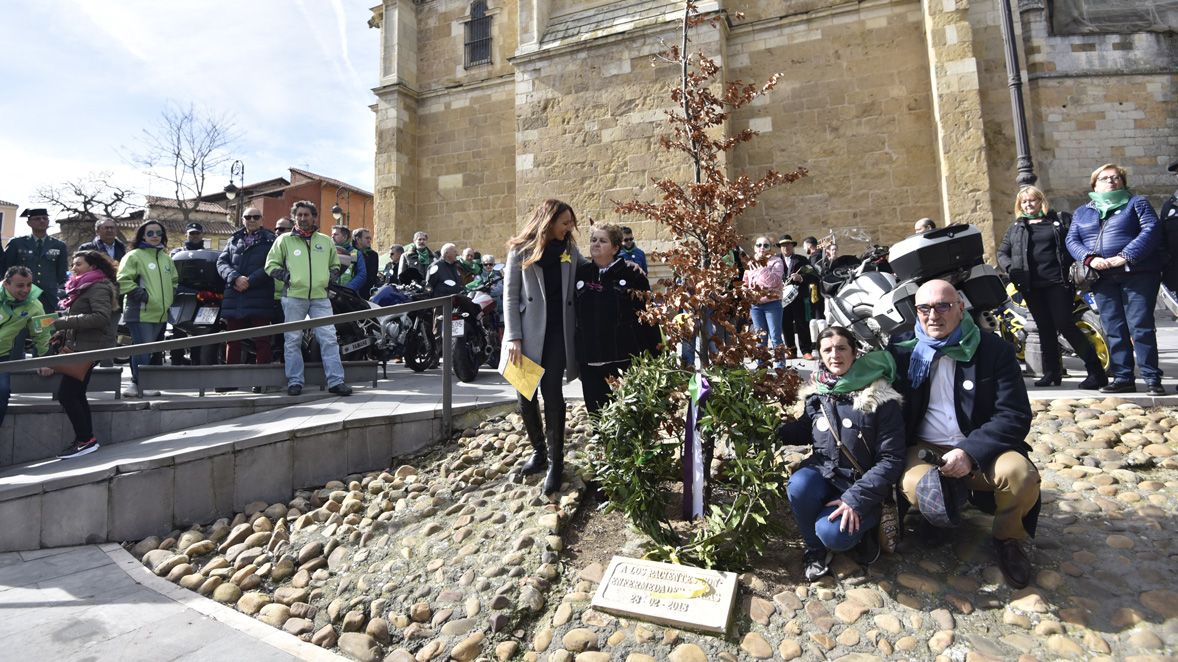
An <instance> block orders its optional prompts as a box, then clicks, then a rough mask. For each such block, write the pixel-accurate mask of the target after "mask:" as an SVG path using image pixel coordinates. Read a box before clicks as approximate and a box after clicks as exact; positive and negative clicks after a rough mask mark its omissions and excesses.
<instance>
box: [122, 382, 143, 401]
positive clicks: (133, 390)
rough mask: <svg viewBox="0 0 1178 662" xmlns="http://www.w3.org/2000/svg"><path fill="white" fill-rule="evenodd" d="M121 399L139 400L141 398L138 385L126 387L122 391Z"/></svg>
mask: <svg viewBox="0 0 1178 662" xmlns="http://www.w3.org/2000/svg"><path fill="white" fill-rule="evenodd" d="M123 397H124V398H140V397H143V396H142V394H141V392H140V391H139V385H138V384H134V383H133V384H131V385H130V386H128V387H127V388H125V389H123Z"/></svg>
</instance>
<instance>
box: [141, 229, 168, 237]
mask: <svg viewBox="0 0 1178 662" xmlns="http://www.w3.org/2000/svg"><path fill="white" fill-rule="evenodd" d="M143 236H144V237H162V236H164V231H163V230H144V231H143Z"/></svg>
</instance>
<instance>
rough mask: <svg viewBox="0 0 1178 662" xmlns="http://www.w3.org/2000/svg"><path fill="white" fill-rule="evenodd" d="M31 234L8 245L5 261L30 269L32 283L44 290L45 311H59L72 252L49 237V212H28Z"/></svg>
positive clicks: (22, 213)
mask: <svg viewBox="0 0 1178 662" xmlns="http://www.w3.org/2000/svg"><path fill="white" fill-rule="evenodd" d="M21 217H22V218H27V219H29V220H28V223H29V229H30V230H32V231H33V233H32V234H31V235H28V236H24V237H16V238H14V239H13V240H12V241H10V242H8V249H7V250H5V251H4V258H5V259H4V261H5V262H6V263H7V266H9V267H28V269H29V271H31V272H32V274H33V284H34V285H36V286H37V287H39V288H41V305H42V307H44V308H45V312H47V313H52V312H56V311H57V288H59V287H64V286H65V272H66V269H68V268H69V261H70V256H69V249H68V248H67V247H66V245H65V242H63V241H62V240H60V239H58V238H56V237H50V236H49V233H48V230H49V212H48V211H46V210H45V209H41V208H37V209H26V210H24V211H23V212H21Z"/></svg>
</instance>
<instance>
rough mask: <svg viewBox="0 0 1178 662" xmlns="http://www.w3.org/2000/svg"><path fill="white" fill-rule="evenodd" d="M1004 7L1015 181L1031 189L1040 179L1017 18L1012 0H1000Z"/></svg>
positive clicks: (1003, 36)
mask: <svg viewBox="0 0 1178 662" xmlns="http://www.w3.org/2000/svg"><path fill="white" fill-rule="evenodd" d="M999 4H1000V5H1001V8H1002V16H1001V20H1002V45H1003V47H1004V48H1005V51H1006V75H1007V86H1008V87H1010V106H1011V112H1012V114H1013V115H1014V146H1015V152H1016V158H1017V160H1018V176H1017V177H1016V178H1015V181H1017V182H1018V185H1019V186H1020V187H1021V186H1031V185H1032V184H1034V183H1035V181H1036V180H1038V179H1039V178H1038V177H1036V176H1035V164H1034V162H1032V161H1031V145H1030V141H1029V140H1028V139H1027V114H1026V110H1024V108H1023V76H1022V72H1021V71H1019V66H1018V46H1017V45H1016V44H1015V43H1014V18H1013V16H1012V12H1011V8H1010V0H999Z"/></svg>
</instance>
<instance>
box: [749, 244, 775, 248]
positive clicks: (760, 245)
mask: <svg viewBox="0 0 1178 662" xmlns="http://www.w3.org/2000/svg"><path fill="white" fill-rule="evenodd" d="M753 245H754V246H756V247H757V248H769V247H770V246H772V245H773V244H753Z"/></svg>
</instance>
